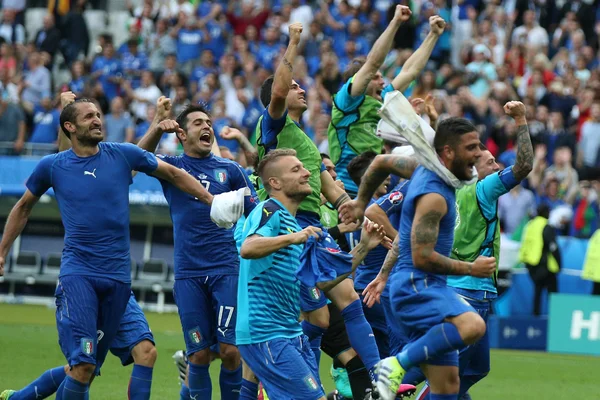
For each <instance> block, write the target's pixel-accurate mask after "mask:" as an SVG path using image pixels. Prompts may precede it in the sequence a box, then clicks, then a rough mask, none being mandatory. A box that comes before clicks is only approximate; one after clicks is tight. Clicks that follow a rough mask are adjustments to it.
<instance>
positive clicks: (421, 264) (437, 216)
mask: <svg viewBox="0 0 600 400" xmlns="http://www.w3.org/2000/svg"><path fill="white" fill-rule="evenodd" d="M447 212H448V207H447V204H446V200H445V199H444V197H442V195H440V194H438V193H428V194H425V195H423V196H422V197H420V198H419V199H417V201H416V209H415V216H414V219H413V225H412V230H411V232H410V244H411V250H412V259H413V264H414V266H415V267H416V268H419V269H420V270H422V271H425V272H429V273H433V274H441V275H471V276H476V277H481V278H485V277H489V276H491V275H492V274H493V273H494V271H496V259H495V258H493V257H483V256H479V257H478V258H477V260H475V261H474V262H464V261H459V260H453V259H452V258H450V257H446V256H444V255H442V254H440V253H438V252H437V251H435V245H436V244H437V240H438V235H439V231H440V221H441V220H442V218H443V217H444V216H445V215H446V213H447Z"/></svg>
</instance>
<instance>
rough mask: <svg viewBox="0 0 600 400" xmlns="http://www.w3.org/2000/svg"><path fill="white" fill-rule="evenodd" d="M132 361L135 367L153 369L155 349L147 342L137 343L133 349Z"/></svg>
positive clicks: (156, 353)
mask: <svg viewBox="0 0 600 400" xmlns="http://www.w3.org/2000/svg"><path fill="white" fill-rule="evenodd" d="M132 353H133V361H134V362H135V363H136V364H137V365H143V366H144V367H150V368H152V367H154V363H155V362H156V358H157V357H158V352H157V351H156V347H154V344H152V342H150V341H149V340H144V341H142V342H140V343H138V344H137V345H136V346H135V347H134V348H133V352H132Z"/></svg>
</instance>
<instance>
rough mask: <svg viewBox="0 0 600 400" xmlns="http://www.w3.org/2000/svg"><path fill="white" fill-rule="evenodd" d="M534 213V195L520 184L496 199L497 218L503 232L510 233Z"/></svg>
mask: <svg viewBox="0 0 600 400" xmlns="http://www.w3.org/2000/svg"><path fill="white" fill-rule="evenodd" d="M535 213H536V203H535V195H534V194H533V192H532V191H531V190H528V189H525V188H524V187H523V186H522V185H517V186H515V187H514V188H513V189H512V190H511V191H510V192H508V193H507V194H506V195H504V196H501V197H500V198H499V199H498V218H499V219H500V224H501V226H502V229H503V231H504V233H506V234H507V235H512V234H513V233H515V232H516V231H517V230H518V229H519V227H520V226H522V225H523V224H524V223H526V222H527V221H529V219H530V218H532V217H533V216H534V215H535Z"/></svg>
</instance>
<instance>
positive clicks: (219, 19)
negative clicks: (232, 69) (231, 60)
mask: <svg viewBox="0 0 600 400" xmlns="http://www.w3.org/2000/svg"><path fill="white" fill-rule="evenodd" d="M221 10H222V9H221V7H220V6H218V5H215V6H214V7H213V11H212V12H211V14H209V15H208V16H207V17H206V18H204V19H203V20H201V21H200V23H201V24H203V23H204V22H203V21H204V20H206V23H205V25H206V30H207V32H208V39H207V42H206V44H205V45H206V47H205V48H206V49H208V50H211V51H212V52H213V54H214V56H215V58H216V59H220V58H221V57H222V56H223V54H225V51H226V50H227V44H228V43H227V41H228V40H229V36H230V32H231V26H230V25H229V22H228V21H227V17H226V16H225V13H224V12H222V11H221Z"/></svg>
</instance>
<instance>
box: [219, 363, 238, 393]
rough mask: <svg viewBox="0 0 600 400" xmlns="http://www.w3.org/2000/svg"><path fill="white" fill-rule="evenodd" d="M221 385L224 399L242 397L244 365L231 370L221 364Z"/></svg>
mask: <svg viewBox="0 0 600 400" xmlns="http://www.w3.org/2000/svg"><path fill="white" fill-rule="evenodd" d="M219 386H220V387H221V399H222V400H237V399H239V398H240V390H241V388H242V365H241V364H240V366H239V367H237V368H236V369H234V370H233V371H230V370H228V369H226V368H223V366H222V365H221V374H220V375H219Z"/></svg>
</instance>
